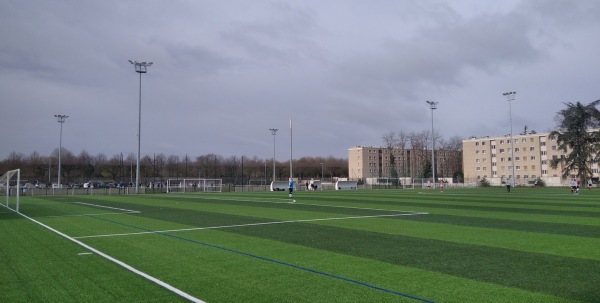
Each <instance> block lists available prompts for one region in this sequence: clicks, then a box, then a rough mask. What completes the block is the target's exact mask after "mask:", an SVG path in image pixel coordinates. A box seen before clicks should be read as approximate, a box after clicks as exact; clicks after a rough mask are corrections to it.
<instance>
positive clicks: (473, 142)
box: [463, 133, 598, 186]
mask: <svg viewBox="0 0 600 303" xmlns="http://www.w3.org/2000/svg"><path fill="white" fill-rule="evenodd" d="M512 139H513V142H512V146H511V139H510V135H506V136H503V137H494V138H490V137H483V138H475V137H472V138H469V139H467V140H463V165H464V168H463V173H464V178H465V182H478V181H480V180H482V179H483V178H486V180H488V181H489V182H490V184H492V185H501V184H504V182H507V181H508V182H510V181H511V180H512V167H513V157H514V167H515V169H514V176H515V182H514V183H515V184H516V185H532V184H533V183H534V182H535V180H537V179H538V178H541V179H542V180H544V182H545V183H546V184H547V185H549V186H559V185H564V184H568V182H569V180H564V179H563V178H562V167H561V166H559V167H557V168H556V169H553V168H552V167H551V166H550V161H551V160H552V159H556V158H558V157H564V156H566V152H563V151H561V150H559V149H558V144H557V142H556V140H552V139H550V137H549V133H536V134H527V135H513V137H512ZM513 148H514V150H513ZM592 171H593V172H594V176H593V177H594V178H598V167H597V165H595V166H593V167H592Z"/></svg>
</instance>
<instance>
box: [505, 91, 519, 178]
mask: <svg viewBox="0 0 600 303" xmlns="http://www.w3.org/2000/svg"><path fill="white" fill-rule="evenodd" d="M516 94H517V93H516V92H508V93H504V94H502V95H504V96H505V97H506V100H507V101H508V113H509V117H510V158H511V159H512V187H515V148H514V146H513V144H514V142H513V127H512V101H514V100H515V97H516Z"/></svg>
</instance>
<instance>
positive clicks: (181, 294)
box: [17, 212, 206, 303]
mask: <svg viewBox="0 0 600 303" xmlns="http://www.w3.org/2000/svg"><path fill="white" fill-rule="evenodd" d="M17 213H18V214H19V215H21V216H23V217H24V218H26V219H28V220H30V221H32V222H34V223H36V224H39V225H41V226H43V227H45V228H46V229H48V230H50V231H52V232H54V233H56V234H58V235H60V236H62V237H64V238H66V239H67V240H70V241H72V242H75V243H76V244H78V245H80V246H82V247H83V248H85V249H87V250H89V251H91V252H93V253H96V254H97V255H99V256H101V257H103V258H105V259H107V260H109V261H111V262H113V263H115V264H117V265H119V266H121V267H123V268H125V269H127V270H129V271H131V272H133V273H134V274H136V275H139V276H141V277H143V278H145V279H148V280H150V281H151V282H154V283H156V284H158V285H160V286H162V287H163V288H166V289H167V290H169V291H171V292H173V293H175V294H177V295H179V296H181V297H183V298H185V299H188V300H190V301H192V302H196V303H206V302H204V301H202V300H200V299H198V298H196V297H194V296H192V295H190V294H188V293H186V292H184V291H182V290H180V289H178V288H175V287H173V286H171V285H169V284H168V283H166V282H163V281H161V280H159V279H157V278H155V277H153V276H151V275H149V274H147V273H145V272H143V271H140V270H137V269H135V268H134V267H133V266H131V265H128V264H127V263H124V262H122V261H119V260H117V259H115V258H113V257H111V256H109V255H107V254H105V253H103V252H101V251H99V250H97V249H95V248H93V247H91V246H89V245H87V244H85V243H83V242H81V241H78V240H76V239H74V238H72V237H70V236H68V235H66V234H64V233H62V232H60V231H58V230H56V229H54V228H52V227H50V226H48V225H45V224H44V223H41V222H39V221H37V220H35V219H32V218H30V217H28V216H26V215H24V214H22V213H19V212H17Z"/></svg>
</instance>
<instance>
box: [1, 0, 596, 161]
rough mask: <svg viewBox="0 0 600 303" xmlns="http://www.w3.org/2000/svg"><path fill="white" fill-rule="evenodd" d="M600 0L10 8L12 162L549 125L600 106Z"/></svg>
mask: <svg viewBox="0 0 600 303" xmlns="http://www.w3.org/2000/svg"><path fill="white" fill-rule="evenodd" d="M599 16H600V1H597V0H589V1H588V0H577V1H572V0H545V1H541V0H540V1H536V0H523V1H517V0H510V1H480V0H471V1H466V0H431V1H428V0H412V1H409V0H374V1H358V0H339V1H334V0H331V1H328V0H314V1H312V0H308V1H306V0H305V1H291V0H289V1H288V0H283V1H277V0H272V1H266V0H265V1H263V0H252V1H248V0H223V1H216V0H215V1H201V0H197V1H193V0H188V1H183V0H181V1H180V0H168V1H167V0H164V1H133V0H102V1H99V0H98V1H80V0H72V1H68V0H64V1H60V0H3V1H0V138H1V141H0V159H5V158H6V157H7V156H8V155H9V154H10V153H11V152H18V153H22V154H24V155H29V154H31V153H32V152H34V151H37V152H38V153H40V154H42V155H49V154H50V153H51V152H52V151H53V150H54V149H56V148H58V145H59V136H60V124H59V123H58V122H57V119H56V118H55V117H54V115H55V114H64V115H68V116H69V118H68V119H67V120H66V122H65V123H64V125H63V140H62V144H63V147H64V148H66V149H68V150H70V151H71V152H73V153H74V154H76V155H78V154H79V153H80V152H81V151H82V150H85V151H87V152H88V153H90V154H92V155H96V154H99V153H103V154H105V155H106V156H107V157H109V158H110V157H112V156H113V155H115V154H120V153H121V152H122V153H123V154H129V153H137V132H138V97H139V96H138V93H139V75H138V74H137V73H135V71H134V67H133V66H132V65H131V64H130V63H129V62H128V60H137V61H148V62H150V61H152V62H154V65H152V66H151V67H150V68H149V70H148V73H147V74H144V75H143V76H142V136H141V141H142V144H141V149H142V156H144V155H152V154H154V153H156V154H158V153H164V154H165V155H167V156H168V155H179V156H184V155H186V154H188V155H190V156H194V157H195V156H198V155H202V154H208V153H216V154H220V155H223V156H232V155H237V156H242V155H245V156H258V157H259V158H269V157H271V156H272V154H273V136H272V135H271V133H270V132H269V128H278V129H279V130H280V131H279V132H278V133H277V136H276V150H277V159H278V160H280V161H281V160H285V159H289V155H290V129H289V127H290V125H289V121H290V118H292V119H293V154H294V158H298V157H302V156H329V155H333V156H335V157H347V150H348V148H350V147H353V146H357V145H363V146H365V145H366V146H371V145H372V146H380V145H382V144H383V143H382V139H381V137H382V135H383V134H385V133H389V132H390V131H404V132H412V131H415V132H420V131H423V130H430V129H431V110H430V109H429V106H428V104H427V103H425V101H427V100H431V101H437V102H439V104H438V109H437V110H435V112H434V117H433V118H434V126H435V128H436V129H437V130H438V131H439V132H440V134H441V135H442V136H443V137H444V138H450V137H453V136H459V137H462V138H468V137H470V136H486V135H489V136H501V135H505V134H508V133H509V132H510V122H509V121H510V119H509V117H510V116H509V103H508V102H507V101H506V99H505V97H504V96H503V95H502V94H503V93H505V92H509V91H516V92H517V94H516V99H515V101H514V102H513V103H512V120H513V128H514V133H518V132H521V131H522V130H523V127H524V126H525V125H527V126H528V128H529V130H535V131H537V132H545V131H548V130H550V129H552V128H553V127H554V126H555V125H556V123H555V121H554V117H555V114H556V112H558V111H559V110H561V109H562V108H564V104H563V103H564V102H577V101H579V102H582V103H586V104H587V103H589V102H591V101H594V100H597V99H600V56H599V55H598V50H599V49H600V18H598V17H599Z"/></svg>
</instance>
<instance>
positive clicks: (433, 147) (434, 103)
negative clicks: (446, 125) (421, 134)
mask: <svg viewBox="0 0 600 303" xmlns="http://www.w3.org/2000/svg"><path fill="white" fill-rule="evenodd" d="M426 102H427V104H429V108H430V109H431V174H432V178H433V188H435V184H436V183H437V182H436V180H435V134H434V131H433V110H434V109H437V105H438V102H433V101H426Z"/></svg>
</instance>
